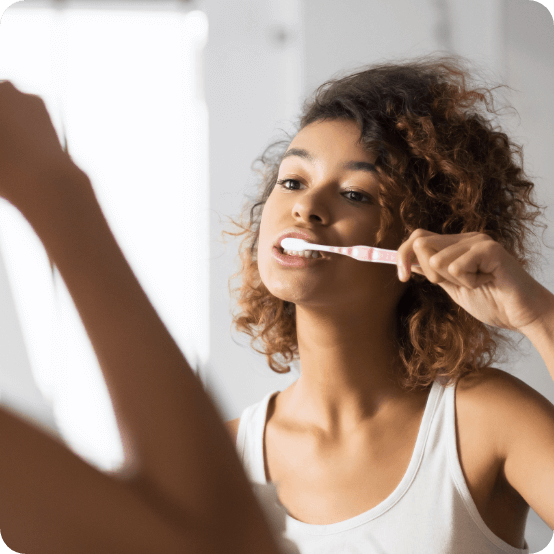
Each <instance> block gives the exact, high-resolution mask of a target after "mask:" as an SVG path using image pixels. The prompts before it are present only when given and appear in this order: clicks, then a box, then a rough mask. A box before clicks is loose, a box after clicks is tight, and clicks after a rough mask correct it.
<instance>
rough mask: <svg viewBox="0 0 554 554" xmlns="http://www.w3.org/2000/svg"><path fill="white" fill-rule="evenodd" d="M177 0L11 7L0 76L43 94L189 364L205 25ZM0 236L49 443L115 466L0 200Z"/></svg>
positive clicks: (39, 256)
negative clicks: (53, 427) (55, 439)
mask: <svg viewBox="0 0 554 554" xmlns="http://www.w3.org/2000/svg"><path fill="white" fill-rule="evenodd" d="M97 5H98V4H97ZM180 5H182V4H179V3H177V4H176V3H175V2H173V3H172V4H167V6H166V5H165V4H164V2H163V0H159V1H157V2H156V3H155V8H154V7H152V9H148V6H147V5H146V4H145V3H144V2H138V3H137V4H136V5H135V6H133V2H127V3H126V4H125V8H123V7H121V6H122V5H121V4H120V5H119V6H120V7H119V8H116V7H114V6H112V7H111V8H110V7H109V6H110V5H109V4H108V5H107V6H106V4H105V3H102V4H101V8H100V7H96V8H95V7H91V6H94V4H85V6H87V7H83V5H81V6H79V3H78V2H64V3H63V9H59V8H57V7H56V6H57V3H55V2H52V3H44V2H43V3H41V4H40V5H39V4H38V3H37V4H33V3H29V5H27V2H23V3H18V4H15V5H13V6H12V7H10V8H9V9H8V10H7V11H6V12H5V14H4V16H3V18H2V24H1V27H2V29H1V32H0V52H2V56H1V57H0V79H10V80H12V81H13V82H14V84H15V85H16V86H17V87H18V88H20V89H21V90H23V91H24V92H30V93H34V94H39V95H40V96H42V97H43V98H44V99H45V102H46V105H47V107H48V109H49V111H50V113H51V116H52V119H53V121H54V125H55V127H56V129H57V130H58V133H59V134H60V136H63V135H64V132H65V136H66V137H67V140H68V145H69V151H70V154H71V156H72V158H73V159H74V160H75V162H76V163H77V165H79V166H80V167H81V168H82V169H83V170H84V171H85V172H86V173H87V174H88V175H89V177H90V178H91V181H92V183H93V186H94V189H95V192H96V195H97V197H98V200H99V202H100V204H101V206H102V209H103V210H104V213H105V215H106V218H107V220H108V222H109V224H110V227H111V228H112V230H113V232H114V234H115V236H116V239H117V240H118V242H119V244H120V246H121V248H122V250H123V252H124V253H125V256H126V257H127V259H128V261H129V263H130V264H131V266H132V268H133V270H134V271H135V274H136V275H137V277H138V279H139V281H140V282H141V284H142V286H143V288H144V289H145V291H146V292H147V294H148V296H149V297H150V299H151V301H152V303H153V304H154V306H155V308H156V309H157V311H158V313H159V314H160V316H161V318H162V319H163V320H164V322H165V324H166V326H167V327H168V329H169V330H170V332H171V334H172V335H173V337H174V339H175V340H176V342H177V344H179V346H180V347H181V349H182V350H183V351H184V352H185V354H186V356H187V359H188V360H189V362H190V363H191V364H192V365H193V366H194V367H199V366H201V365H202V364H204V363H205V362H206V360H207V356H208V325H207V318H208V234H209V233H208V207H209V194H208V160H207V156H208V137H207V129H208V125H207V123H208V122H207V110H206V105H205V102H204V98H203V82H202V64H201V61H202V52H203V47H204V45H205V43H206V40H207V32H208V25H207V18H206V16H205V14H204V13H202V12H200V11H184V10H182V9H179V6H180ZM164 6H165V9H164ZM64 129H65V131H64ZM0 241H1V243H0V246H1V247H2V254H3V256H4V260H5V263H6V266H7V270H8V277H9V281H10V286H11V287H12V293H13V296H14V299H15V303H16V307H17V311H18V317H19V324H20V325H21V327H22V331H23V335H24V338H25V343H26V347H27V351H28V355H29V359H30V364H31V368H32V371H33V374H34V376H35V380H36V382H37V384H38V386H39V387H40V389H41V390H42V392H43V394H44V395H45V397H46V398H47V399H48V400H49V401H50V402H52V405H53V408H54V413H55V419H56V423H57V424H58V426H59V429H60V431H61V433H62V435H63V437H64V438H65V439H66V440H67V442H68V444H69V445H70V446H71V447H72V448H73V450H75V451H76V452H77V453H79V454H80V455H82V456H83V457H84V458H85V459H87V460H88V461H90V462H92V463H94V464H96V465H97V466H99V467H101V468H104V469H115V468H116V467H117V466H118V465H119V464H120V462H121V461H122V450H121V444H120V440H119V434H118V432H117V427H116V424H115V419H114V415H113V411H112V408H111V403H110V401H109V396H108V393H107V390H106V387H105V384H104V381H103V379H102V376H101V371H100V368H99V367H98V364H97V361H96V358H95V356H94V354H93V351H92V346H91V345H90V342H89V340H88V338H87V336H86V333H85V331H84V327H83V326H82V324H81V322H80V320H79V318H78V316H77V312H76V310H75V307H74V305H73V303H72V300H71V298H70V296H69V293H68V291H67V289H66V287H65V285H64V284H63V282H62V281H61V279H60V278H59V275H54V279H52V274H51V272H50V268H49V265H48V260H47V257H46V254H45V252H44V249H43V248H42V245H41V244H40V241H39V240H38V238H37V237H36V236H35V235H34V233H33V231H32V230H31V227H30V226H29V225H28V224H27V222H26V221H25V220H24V219H23V217H22V216H21V215H20V214H19V212H17V211H16V210H15V209H13V208H12V207H11V206H9V205H7V204H6V203H3V204H2V205H0ZM0 317H1V315H0ZM153 371H155V368H153Z"/></svg>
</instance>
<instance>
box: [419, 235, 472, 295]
mask: <svg viewBox="0 0 554 554" xmlns="http://www.w3.org/2000/svg"><path fill="white" fill-rule="evenodd" d="M451 238H453V237H451ZM433 239H434V237H430V240H425V239H421V238H418V239H416V240H414V243H413V249H414V254H415V256H416V257H417V260H418V261H419V265H420V266H421V269H422V270H423V274H424V275H425V277H427V279H429V281H431V283H435V284H437V285H438V284H439V283H442V282H443V281H449V282H451V283H453V284H455V285H458V286H462V284H461V283H460V282H459V281H458V280H457V279H456V277H454V276H452V275H450V274H449V272H448V266H447V265H444V263H443V262H442V259H443V258H444V257H445V255H444V254H443V255H442V256H440V255H439V254H440V253H441V252H444V250H445V249H447V248H449V247H448V246H447V247H446V248H444V247H443V248H442V249H441V250H439V248H440V246H437V242H443V243H444V242H450V241H449V240H448V239H447V240H446V241H445V240H439V241H437V240H436V239H435V240H433ZM433 243H434V244H433ZM457 246H458V247H457V248H456V249H455V252H456V251H457V252H460V244H459V243H458V245H457ZM462 248H464V250H463V251H464V252H465V250H466V249H467V246H466V247H463V245H462ZM451 256H456V254H455V253H454V254H451ZM409 260H411V257H409ZM408 270H409V271H410V270H411V267H409V268H408Z"/></svg>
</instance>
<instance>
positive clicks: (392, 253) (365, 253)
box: [281, 238, 420, 267]
mask: <svg viewBox="0 0 554 554" xmlns="http://www.w3.org/2000/svg"><path fill="white" fill-rule="evenodd" d="M281 247H282V248H284V249H285V250H294V251H296V252H301V251H303V250H320V251H322V252H333V253H335V254H343V255H344V256H350V257H351V258H354V259H355V260H359V261H361V262H379V263H383V264H394V265H396V250H385V249H384V248H375V247H373V246H361V245H360V246H324V245H323V244H312V243H311V242H306V241H305V240H302V239H293V238H286V239H283V240H282V241H281ZM412 266H414V267H420V265H419V264H412Z"/></svg>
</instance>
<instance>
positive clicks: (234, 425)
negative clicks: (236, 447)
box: [225, 417, 240, 444]
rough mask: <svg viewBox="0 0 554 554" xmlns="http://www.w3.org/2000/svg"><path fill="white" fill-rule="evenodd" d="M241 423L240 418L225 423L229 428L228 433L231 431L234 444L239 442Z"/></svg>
mask: <svg viewBox="0 0 554 554" xmlns="http://www.w3.org/2000/svg"><path fill="white" fill-rule="evenodd" d="M239 423H240V417H237V418H236V419H231V420H230V421H226V422H225V426H226V427H227V431H229V434H230V435H231V439H232V440H233V444H234V443H236V442H237V435H238V432H239Z"/></svg>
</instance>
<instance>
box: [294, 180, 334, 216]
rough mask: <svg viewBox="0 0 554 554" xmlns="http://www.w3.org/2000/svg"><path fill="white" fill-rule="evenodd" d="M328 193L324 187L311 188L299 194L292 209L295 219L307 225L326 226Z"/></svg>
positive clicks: (328, 213)
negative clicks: (320, 224) (319, 224)
mask: <svg viewBox="0 0 554 554" xmlns="http://www.w3.org/2000/svg"><path fill="white" fill-rule="evenodd" d="M328 195H329V191H326V190H324V187H320V188H319V187H313V188H311V189H310V190H306V191H304V192H303V194H299V195H298V196H297V198H296V202H295V203H294V205H293V208H292V215H293V216H294V218H295V219H297V220H300V221H305V222H307V223H314V222H317V223H322V224H328V223H329V219H330V209H329V208H330V206H329V201H330V198H328Z"/></svg>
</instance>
